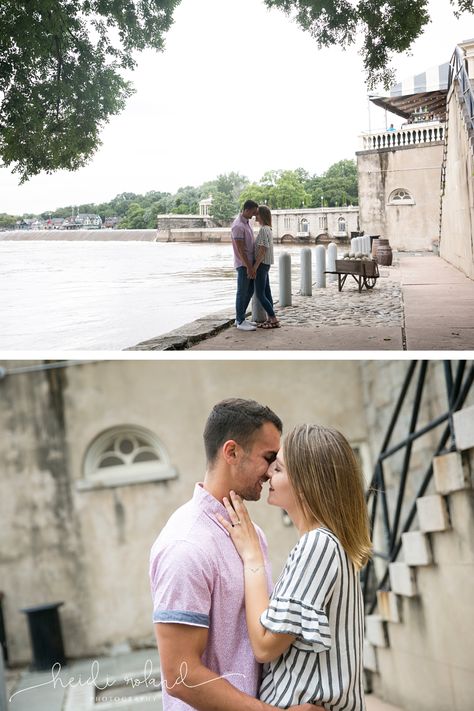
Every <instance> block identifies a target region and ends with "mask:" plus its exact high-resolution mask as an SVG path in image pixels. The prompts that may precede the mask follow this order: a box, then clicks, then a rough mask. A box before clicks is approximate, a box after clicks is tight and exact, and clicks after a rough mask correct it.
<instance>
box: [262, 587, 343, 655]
mask: <svg viewBox="0 0 474 711" xmlns="http://www.w3.org/2000/svg"><path fill="white" fill-rule="evenodd" d="M260 622H261V623H262V625H263V626H264V627H265V628H266V629H267V630H269V631H270V632H275V633H277V634H278V633H280V634H293V635H295V636H296V637H297V638H298V639H303V640H304V641H305V642H309V643H310V644H311V645H312V646H313V648H314V650H315V651H316V652H324V651H326V650H328V649H330V648H331V631H330V628H329V621H328V618H327V616H326V613H325V612H324V611H323V610H317V609H315V608H314V607H311V606H310V605H306V604H305V603H304V602H302V601H301V600H292V599H285V598H280V597H274V598H272V599H271V600H270V604H269V607H268V609H266V610H265V612H263V614H262V615H261V617H260Z"/></svg>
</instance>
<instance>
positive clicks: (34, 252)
mask: <svg viewBox="0 0 474 711" xmlns="http://www.w3.org/2000/svg"><path fill="white" fill-rule="evenodd" d="M282 251H286V252H290V253H291V254H292V255H293V258H292V267H293V270H294V272H295V275H294V281H293V291H294V290H295V288H296V289H297V288H299V282H298V281H295V279H297V278H298V277H297V274H298V273H299V262H300V259H299V254H300V247H298V246H293V247H288V246H287V245H284V246H281V245H276V246H275V258H276V261H277V260H278V255H279V254H280V253H281V252H282ZM271 274H272V278H271V282H272V286H273V292H274V295H275V297H276V298H277V297H278V288H277V283H278V274H277V269H275V268H274V269H273V270H272V271H271ZM234 302H235V271H234V268H233V263H232V248H231V245H230V244H177V243H164V244H163V243H150V242H99V241H97V242H76V241H64V242H57V241H11V242H9V241H4V242H0V304H1V309H0V350H3V351H5V350H47V351H51V350H121V349H123V348H127V347H128V346H133V345H135V344H137V343H139V342H140V341H143V340H147V339H149V338H153V337H154V336H158V335H160V334H163V333H166V332H168V331H171V330H173V329H174V328H178V326H181V325H183V324H185V323H188V322H189V321H194V320H195V319H197V318H200V317H201V316H206V315H208V314H210V313H213V312H215V311H220V310H222V309H225V308H232V307H233V304H234Z"/></svg>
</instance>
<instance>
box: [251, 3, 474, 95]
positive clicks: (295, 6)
mask: <svg viewBox="0 0 474 711" xmlns="http://www.w3.org/2000/svg"><path fill="white" fill-rule="evenodd" d="M449 1H450V4H451V5H452V6H453V8H454V11H455V14H456V13H457V14H459V12H460V11H468V12H474V3H473V0H449ZM265 4H266V5H267V7H269V8H274V7H275V8H279V9H281V10H283V11H284V12H285V13H286V14H287V15H289V16H290V17H292V19H294V20H295V21H296V22H297V23H298V24H299V25H300V27H302V28H303V30H305V31H307V32H309V33H310V34H311V36H312V37H314V39H315V40H316V42H317V43H318V46H319V47H330V46H332V45H336V46H337V47H344V48H345V47H347V46H348V45H350V44H353V43H354V42H355V41H356V39H357V36H358V35H359V34H360V35H361V36H362V38H363V42H362V47H361V50H360V53H361V55H362V58H363V63H364V69H365V72H366V79H367V84H368V87H369V89H372V88H373V87H374V86H375V85H376V84H378V83H379V82H382V83H383V84H384V85H385V87H386V88H387V87H388V86H390V84H392V83H393V79H394V72H393V70H392V69H391V68H390V67H389V63H390V59H391V56H392V54H393V53H396V52H405V51H407V50H408V49H409V48H410V47H411V45H412V44H413V42H414V41H415V40H416V39H417V37H419V36H420V35H421V34H422V33H423V31H424V29H425V28H426V25H427V24H428V23H429V22H430V15H429V0H265Z"/></svg>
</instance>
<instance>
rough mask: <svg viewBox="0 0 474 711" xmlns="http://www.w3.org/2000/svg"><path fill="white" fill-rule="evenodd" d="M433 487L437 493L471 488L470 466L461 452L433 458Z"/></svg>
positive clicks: (449, 492)
mask: <svg viewBox="0 0 474 711" xmlns="http://www.w3.org/2000/svg"><path fill="white" fill-rule="evenodd" d="M433 471H434V481H435V487H436V491H437V492H438V494H451V493H452V492H453V491H461V490H463V489H469V488H471V468H470V465H469V459H468V457H467V456H465V455H463V454H461V452H450V453H449V454H442V455H441V456H439V457H435V458H434V459H433Z"/></svg>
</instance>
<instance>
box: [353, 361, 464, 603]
mask: <svg viewBox="0 0 474 711" xmlns="http://www.w3.org/2000/svg"><path fill="white" fill-rule="evenodd" d="M435 365H436V362H433V361H431V362H429V361H421V362H418V361H411V362H410V364H409V366H408V369H407V372H406V375H405V379H404V382H403V385H402V387H401V390H400V393H399V396H398V400H397V402H396V405H395V408H394V411H393V414H392V417H391V419H390V423H389V426H388V429H387V431H386V434H385V437H384V439H383V443H382V447H381V451H380V454H379V456H378V459H377V463H376V465H375V471H374V475H373V478H372V481H371V484H370V487H369V489H368V492H367V505H368V507H369V518H370V529H371V535H372V536H373V534H374V528H375V525H376V521H377V513H378V506H379V504H380V518H379V521H380V519H381V524H382V527H383V550H374V558H378V559H381V560H382V561H384V562H385V570H384V572H383V574H382V575H381V577H380V578H379V579H377V575H376V570H375V565H374V560H371V561H370V562H369V563H368V565H367V566H366V567H365V569H364V570H363V571H362V576H361V581H362V589H363V593H364V603H365V610H366V613H368V614H371V613H372V612H373V611H374V609H375V607H376V604H377V590H386V589H387V588H388V581H389V564H390V563H392V562H394V561H395V560H396V559H397V557H398V554H399V553H400V550H401V547H402V533H405V532H406V531H409V530H410V527H411V525H412V523H413V520H414V518H415V516H416V500H417V498H419V497H421V496H423V495H424V494H425V492H426V490H427V489H428V486H429V484H430V482H431V479H432V477H433V457H436V456H438V455H439V454H442V453H445V452H450V451H454V450H455V449H456V441H455V435H454V429H453V413H454V412H456V411H457V410H459V409H461V408H462V406H463V404H464V402H465V400H466V398H467V396H468V394H469V392H470V390H471V387H472V385H473V383H474V365H473V364H471V365H470V366H469V367H468V365H467V361H459V362H458V363H457V364H456V366H455V372H453V364H452V363H451V361H444V362H443V366H444V376H445V384H446V409H445V410H444V412H442V413H441V414H439V415H438V416H437V417H434V418H433V419H432V420H431V421H430V422H428V423H427V424H425V425H423V426H420V427H419V426H418V418H419V414H420V407H421V404H422V401H423V394H424V392H426V384H427V376H429V374H430V373H429V371H430V369H432V368H433V367H435ZM415 375H416V376H417V378H416V381H415ZM412 383H413V384H414V386H415V392H414V397H413V402H412V403H411V413H410V418H409V425H408V432H407V435H406V437H404V438H403V439H402V440H401V441H400V442H398V443H397V444H395V445H394V444H391V439H392V435H393V433H394V430H395V427H396V425H397V423H398V422H399V419H400V414H401V412H402V409H404V405H407V403H408V398H407V394H408V391H409V390H410V385H411V384H412ZM404 411H405V412H406V410H404ZM408 412H410V411H408ZM443 424H445V427H444V429H443V431H442V434H441V436H440V437H439V439H438V440H437V444H436V445H435V446H434V447H433V448H432V454H431V456H430V457H429V466H428V467H427V469H426V472H424V474H423V476H422V479H421V483H420V484H419V486H418V488H417V489H416V493H415V495H414V496H411V497H410V498H409V497H408V496H407V482H408V480H409V478H410V474H411V473H412V472H411V471H410V465H411V455H412V450H413V444H414V442H415V441H416V440H418V439H419V438H420V437H422V436H423V435H426V434H428V433H429V432H432V431H433V430H434V429H436V428H437V427H439V426H440V425H443ZM403 450H404V455H403V462H402V465H401V468H400V476H399V480H398V488H397V491H396V501H395V508H394V512H393V515H392V516H391V515H390V512H389V502H388V497H387V489H386V485H385V475H384V463H385V462H386V461H387V460H388V459H389V458H390V457H392V456H393V455H394V454H396V453H397V452H401V451H403ZM404 506H409V508H408V513H407V514H406V516H405V519H404V520H403V522H402V509H403V507H404Z"/></svg>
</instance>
